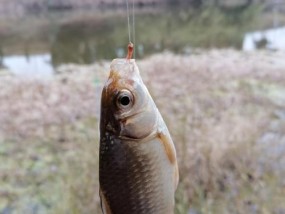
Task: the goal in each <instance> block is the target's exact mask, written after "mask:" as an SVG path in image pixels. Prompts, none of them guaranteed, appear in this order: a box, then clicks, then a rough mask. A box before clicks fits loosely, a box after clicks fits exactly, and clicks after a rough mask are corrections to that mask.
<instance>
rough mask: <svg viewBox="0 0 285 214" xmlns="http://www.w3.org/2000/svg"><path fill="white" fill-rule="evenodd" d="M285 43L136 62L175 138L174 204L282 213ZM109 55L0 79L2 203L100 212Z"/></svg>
mask: <svg viewBox="0 0 285 214" xmlns="http://www.w3.org/2000/svg"><path fill="white" fill-rule="evenodd" d="M284 57H285V55H284V53H280V52H275V53H269V52H258V53H255V54H250V53H241V52H237V51H233V50H220V51H216V50H212V51H209V52H200V53H197V54H196V55H191V56H182V55H173V54H171V53H163V54H158V55H154V56H152V57H149V58H147V59H144V60H141V61H139V62H138V64H139V68H140V71H141V74H142V76H143V79H144V81H145V83H146V85H147V86H148V88H149V90H150V92H151V94H152V95H153V97H154V100H155V102H156V103H157V105H158V107H159V109H160V111H161V113H162V115H163V116H164V118H165V120H166V123H167V125H168V127H169V130H170V132H171V134H172V137H173V139H174V142H175V144H176V148H177V152H178V159H179V168H180V184H179V187H178V191H177V194H176V214H186V213H188V211H189V210H190V211H191V212H192V213H201V214H206V213H231V214H232V213H237V214H244V213H264V214H265V213H282V212H284V210H285V206H284V204H283V203H282V202H283V201H284V197H285V191H284V190H285V188H284V175H285V168H284V161H285V158H284V155H283V153H284V150H285V111H284V109H285V95H284V94H285V87H284V85H285V64H284V62H283V59H284ZM108 66H109V62H102V63H99V64H94V65H90V66H76V65H66V66H62V67H60V68H59V70H60V71H62V73H61V74H59V75H57V76H56V77H55V78H54V79H52V80H47V81H40V80H22V79H17V78H16V77H3V78H1V79H0V89H1V90H0V103H1V104H0V112H1V114H0V184H1V185H0V213H1V212H4V211H6V212H9V211H10V213H57V214H61V213H62V214H63V213H78V214H79V213H100V211H99V198H98V138H99V135H98V122H99V118H98V116H99V102H100V92H101V87H102V84H103V82H104V80H105V78H106V76H107V75H108V70H109V68H108Z"/></svg>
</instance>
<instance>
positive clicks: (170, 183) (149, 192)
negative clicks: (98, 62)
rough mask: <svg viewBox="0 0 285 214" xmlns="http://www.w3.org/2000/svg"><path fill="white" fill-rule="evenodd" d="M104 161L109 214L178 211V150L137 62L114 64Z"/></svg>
mask: <svg viewBox="0 0 285 214" xmlns="http://www.w3.org/2000/svg"><path fill="white" fill-rule="evenodd" d="M99 159H100V160H99V181H100V198H101V205H102V210H103V213H104V214H173V213H174V194H175V190H176V188H177V185H178V180H179V174H178V165H177V159H176V151H175V147H174V144H173V141H172V139H171V137H170V134H169V131H168V129H167V127H166V125H165V123H164V121H163V119H162V117H161V114H160V112H159V110H158V109H157V107H156V105H155V103H154V101H153V99H152V97H151V96H150V94H149V92H148V90H147V88H146V86H145V85H144V83H143V81H142V79H141V76H140V74H139V70H138V67H137V65H136V63H135V60H134V59H115V60H113V61H112V63H111V71H110V76H109V78H108V80H107V82H106V84H105V86H104V88H103V91H102V98H101V119H100V157H99Z"/></svg>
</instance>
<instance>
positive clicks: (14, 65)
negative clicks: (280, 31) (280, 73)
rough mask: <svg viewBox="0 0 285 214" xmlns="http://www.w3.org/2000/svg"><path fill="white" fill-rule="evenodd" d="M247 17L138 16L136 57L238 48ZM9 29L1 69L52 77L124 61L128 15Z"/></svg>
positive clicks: (47, 19) (62, 16) (0, 37)
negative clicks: (70, 67) (62, 70)
mask: <svg viewBox="0 0 285 214" xmlns="http://www.w3.org/2000/svg"><path fill="white" fill-rule="evenodd" d="M247 13H248V12H247V11H243V12H240V13H239V14H238V16H237V15H236V14H234V15H232V14H228V13H223V12H221V11H219V10H217V9H209V8H208V9H204V10H199V11H197V10H191V9H189V8H176V9H173V8H162V9H159V10H158V9H154V10H148V11H136V44H135V45H136V58H143V57H146V56H148V55H150V54H153V53H157V52H161V51H163V50H171V51H173V52H176V53H182V54H191V53H192V50H193V49H195V48H196V47H199V48H200V47H202V48H224V47H231V48H238V49H239V48H241V47H242V40H243V35H244V33H246V32H247V31H248V30H251V28H250V27H248V26H249V25H250V24H252V22H254V19H253V18H249V17H254V15H253V16H248V14H247ZM7 23H9V22H7ZM8 26H9V27H8V28H7V25H4V24H3V23H2V24H1V23H0V66H2V67H5V68H7V69H8V70H9V71H10V72H12V73H13V74H15V75H22V76H33V75H40V76H41V75H42V76H44V77H49V76H52V75H53V74H54V73H55V72H56V67H57V66H60V65H62V64H67V63H76V64H90V63H94V62H97V61H100V60H102V59H113V58H117V57H125V56H126V47H127V43H128V32H127V19H126V13H125V11H109V12H102V11H101V12H98V11H79V12H76V11H73V12H69V13H66V12H64V13H63V12H62V13H61V12H58V13H56V14H45V15H40V16H30V17H26V18H24V19H22V20H16V21H15V20H14V21H11V23H9V25H8ZM7 29H8V30H7Z"/></svg>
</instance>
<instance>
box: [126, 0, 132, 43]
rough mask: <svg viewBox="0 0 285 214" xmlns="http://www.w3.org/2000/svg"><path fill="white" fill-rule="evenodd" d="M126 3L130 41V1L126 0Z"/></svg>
mask: <svg viewBox="0 0 285 214" xmlns="http://www.w3.org/2000/svg"><path fill="white" fill-rule="evenodd" d="M126 5H127V17H128V33H129V42H131V28H130V11H129V1H128V0H126Z"/></svg>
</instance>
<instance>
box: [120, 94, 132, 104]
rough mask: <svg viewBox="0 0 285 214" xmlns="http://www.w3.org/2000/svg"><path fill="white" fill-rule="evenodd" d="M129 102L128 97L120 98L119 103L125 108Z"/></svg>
mask: <svg viewBox="0 0 285 214" xmlns="http://www.w3.org/2000/svg"><path fill="white" fill-rule="evenodd" d="M130 102H131V100H130V98H129V97H128V96H122V97H121V98H120V103H121V104H122V105H123V106H127V105H129V104H130Z"/></svg>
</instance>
